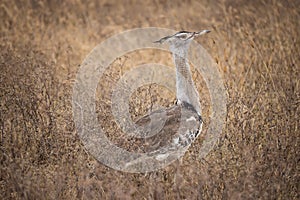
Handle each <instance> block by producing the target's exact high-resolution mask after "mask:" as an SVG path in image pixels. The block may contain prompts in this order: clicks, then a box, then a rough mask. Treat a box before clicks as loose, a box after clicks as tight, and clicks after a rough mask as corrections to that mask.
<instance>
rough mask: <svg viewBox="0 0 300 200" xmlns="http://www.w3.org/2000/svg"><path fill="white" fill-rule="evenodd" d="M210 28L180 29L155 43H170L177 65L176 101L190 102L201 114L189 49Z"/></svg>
mask: <svg viewBox="0 0 300 200" xmlns="http://www.w3.org/2000/svg"><path fill="white" fill-rule="evenodd" d="M209 32H210V31H209V30H202V31H199V32H189V31H179V32H177V33H175V34H174V35H169V36H166V37H163V38H161V39H160V40H158V41H155V43H160V44H162V43H164V42H166V43H168V44H169V45H170V51H171V52H172V54H173V60H174V63H175V66H176V99H177V101H176V103H177V104H183V103H186V104H190V105H191V106H192V107H193V108H194V109H195V110H196V111H197V113H198V115H199V116H201V109H200V103H199V94H198V92H197V90H196V87H195V85H194V82H193V79H192V74H191V70H190V66H189V63H188V49H189V46H190V44H191V42H192V40H193V39H194V38H195V37H198V36H201V35H204V34H207V33H209Z"/></svg>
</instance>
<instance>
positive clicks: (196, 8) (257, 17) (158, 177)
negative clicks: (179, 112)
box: [0, 0, 300, 199]
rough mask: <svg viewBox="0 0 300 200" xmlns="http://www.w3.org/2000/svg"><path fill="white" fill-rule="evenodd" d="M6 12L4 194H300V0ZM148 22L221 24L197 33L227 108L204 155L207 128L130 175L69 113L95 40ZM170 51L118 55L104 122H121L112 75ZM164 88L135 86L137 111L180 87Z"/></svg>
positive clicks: (1, 60) (1, 12) (21, 6)
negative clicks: (86, 137) (98, 153)
mask: <svg viewBox="0 0 300 200" xmlns="http://www.w3.org/2000/svg"><path fill="white" fill-rule="evenodd" d="M0 18H1V25H0V36H1V37H0V52H1V53H0V74H1V76H0V83H1V84H0V96H1V98H0V144H1V146H0V165H1V166H0V198H1V199H299V182H300V180H299V179H300V177H299V160H300V155H299V152H300V151H299V114H300V111H299V107H300V106H299V104H300V100H299V99H300V90H299V87H300V79H299V77H300V75H299V72H300V56H299V55H300V40H299V35H300V2H299V1H292V0H288V1H272V0H263V1H256V0H254V1H246V0H237V1H233V0H228V1H216V0H213V1H208V0H203V1H191V0H187V1H185V0H181V1H160V0H155V1H134V0H133V1H114V0H110V1H87V2H86V1H80V0H76V1H63V2H61V1H56V0H54V1H38V0H32V1H23V2H20V1H8V0H2V1H1V2H0ZM143 27H162V28H170V29H174V30H178V31H180V30H188V31H198V30H202V29H209V30H211V31H212V32H211V33H210V34H209V35H207V36H206V37H205V38H199V39H197V41H198V42H199V43H201V44H202V45H203V46H204V47H205V49H206V50H207V51H208V52H209V54H210V55H212V57H213V58H214V59H215V61H216V63H217V64H218V70H219V72H220V73H221V74H222V76H223V79H224V83H225V87H226V91H227V97H228V100H227V110H228V113H227V116H226V124H225V127H224V130H223V132H222V134H221V137H220V139H219V141H218V143H217V145H216V146H215V148H214V150H213V151H211V152H210V153H209V154H208V156H207V157H205V158H204V159H199V156H198V154H199V149H200V147H201V138H200V139H199V140H197V141H196V142H195V143H194V144H193V145H192V147H191V148H190V149H189V151H188V152H187V153H186V154H185V156H184V157H183V158H182V159H181V160H180V161H178V162H175V163H173V164H171V165H169V166H168V167H166V168H165V169H161V170H159V171H156V172H149V173H146V174H130V173H125V172H120V171H115V170H113V169H110V168H108V167H106V166H104V165H102V164H101V163H99V162H98V161H97V160H96V159H95V158H93V157H92V156H91V155H90V154H89V152H88V151H87V150H86V149H85V148H84V146H83V144H82V143H81V141H80V139H79V137H78V135H77V133H76V129H75V125H74V122H73V120H72V119H73V116H72V87H73V84H74V81H75V78H76V73H77V70H78V69H79V66H80V64H81V62H82V61H83V59H84V58H85V57H86V55H87V54H88V53H89V52H90V51H91V50H92V49H93V48H94V47H95V46H96V45H98V44H99V43H100V42H102V41H104V40H105V39H107V38H109V37H110V36H113V35H114V34H117V33H120V32H122V31H125V30H128V29H133V28H143ZM155 39H157V38H155ZM155 39H154V40H155ZM171 58H172V57H171V55H170V54H168V53H166V52H157V51H153V50H149V51H147V52H146V51H145V52H143V51H140V52H137V53H136V54H134V53H132V54H129V55H126V56H124V57H121V58H118V59H116V61H115V62H114V63H113V64H112V66H111V68H110V70H109V71H108V72H107V74H106V76H105V78H106V80H107V81H102V82H101V83H99V87H98V88H99V91H100V92H98V94H97V101H98V103H97V112H98V119H99V122H100V121H101V123H102V126H103V127H106V128H107V129H108V130H109V128H110V126H113V125H112V124H113V122H112V121H111V120H112V119H111V117H110V118H109V117H108V116H110V114H111V111H110V102H109V101H108V100H107V99H105V95H107V96H109V94H110V91H109V90H108V89H107V90H106V89H103V88H106V87H105V84H106V83H107V84H108V83H110V81H111V84H114V83H115V82H116V81H117V80H118V79H119V78H120V76H121V75H122V74H123V73H124V71H126V69H129V68H130V66H132V65H133V63H135V64H136V63H143V62H149V61H155V62H160V63H163V64H168V65H170V66H173V64H172V60H171ZM141 59H143V60H141ZM173 67H174V66H173ZM122 70H123V71H122ZM198 76H199V81H196V86H197V89H198V90H199V92H200V95H202V97H203V99H201V101H203V102H201V103H202V105H204V106H205V109H206V110H204V111H205V112H204V119H207V120H209V119H208V116H209V106H210V105H209V103H210V100H209V96H207V95H205V94H206V92H205V90H206V89H205V88H206V86H205V82H203V84H202V83H201V80H202V79H201V77H200V75H198V74H197V73H196V72H194V71H193V77H194V78H197V77H198ZM194 80H195V79H194ZM196 80H198V79H196ZM101 84H104V85H101ZM149 88H150V89H151V92H150V93H147V91H148V90H149ZM163 91H164V90H163V88H160V87H159V86H156V85H154V86H148V87H145V88H141V89H140V90H139V91H137V92H136V93H137V94H135V95H136V96H139V97H143V98H142V99H141V98H135V95H133V97H132V101H131V111H132V117H133V118H135V117H137V116H142V115H143V114H145V113H147V111H148V110H149V107H151V105H152V104H153V102H157V103H159V104H161V105H164V106H169V105H172V104H173V103H174V100H175V96H174V94H171V93H170V94H169V93H168V94H167V95H161V94H163ZM165 92H166V91H165ZM166 93H167V92H166ZM168 95H169V96H168ZM166 97H170V98H166ZM143 100H145V101H143ZM206 123H208V121H207V122H206ZM204 127H205V124H204ZM112 129H113V128H112ZM205 131H206V130H205V129H204V130H203V134H204V135H205ZM108 135H110V134H109V133H108ZM115 142H116V143H118V142H119V143H120V142H122V141H115ZM297 183H298V184H297Z"/></svg>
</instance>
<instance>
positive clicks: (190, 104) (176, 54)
mask: <svg viewBox="0 0 300 200" xmlns="http://www.w3.org/2000/svg"><path fill="white" fill-rule="evenodd" d="M209 32H210V31H209V30H203V31H199V32H188V31H179V32H177V33H175V34H174V35H169V36H166V37H163V38H161V39H160V40H158V41H155V43H159V44H162V43H168V44H169V45H170V51H171V52H172V54H173V61H174V64H175V66H176V99H177V104H175V105H173V106H172V107H169V108H167V109H166V110H165V112H166V116H167V121H166V123H165V127H164V128H163V129H162V130H161V131H160V133H158V134H157V135H155V136H152V137H150V138H147V139H146V140H145V143H144V144H147V145H145V146H144V147H145V148H144V149H143V151H144V152H147V155H148V156H149V157H154V158H155V159H157V160H161V159H162V160H163V159H165V158H166V157H169V156H171V155H178V153H179V154H180V153H183V152H185V151H186V149H187V148H188V147H189V146H190V145H191V143H192V142H193V141H195V139H196V138H197V137H198V136H199V134H200V133H201V130H202V124H203V120H202V117H201V110H200V102H199V94H198V92H197V90H196V87H195V85H194V82H193V79H192V75H191V70H190V66H189V64H188V49H189V46H190V44H191V42H192V40H193V39H194V38H195V37H197V36H200V35H204V34H207V33H209ZM160 113H163V110H157V111H155V112H152V113H150V114H148V115H146V116H144V117H142V118H140V119H139V120H137V121H136V124H138V125H141V126H143V125H145V124H148V123H149V121H150V120H151V116H152V115H154V114H155V117H156V118H158V121H159V120H160V119H163V117H164V115H160ZM179 124H180V125H179ZM179 126H180V127H179ZM178 150H179V151H178Z"/></svg>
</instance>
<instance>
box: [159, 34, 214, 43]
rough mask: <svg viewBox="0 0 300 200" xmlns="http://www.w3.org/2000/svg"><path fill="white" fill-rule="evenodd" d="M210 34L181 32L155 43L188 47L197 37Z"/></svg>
mask: <svg viewBox="0 0 300 200" xmlns="http://www.w3.org/2000/svg"><path fill="white" fill-rule="evenodd" d="M209 32H210V31H209V30H203V31H199V32H188V31H180V32H178V33H175V34H174V35H169V36H166V37H163V38H161V39H160V40H158V41H155V43H160V44H162V43H164V42H167V43H169V44H171V45H175V46H181V45H186V44H189V43H190V42H191V41H192V40H193V39H194V38H195V37H197V36H200V35H204V34H206V33H209Z"/></svg>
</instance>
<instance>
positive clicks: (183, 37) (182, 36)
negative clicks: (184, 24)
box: [178, 35, 186, 40]
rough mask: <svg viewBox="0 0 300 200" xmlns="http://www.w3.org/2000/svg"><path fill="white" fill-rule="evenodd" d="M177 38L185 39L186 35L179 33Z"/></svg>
mask: <svg viewBox="0 0 300 200" xmlns="http://www.w3.org/2000/svg"><path fill="white" fill-rule="evenodd" d="M178 38H179V39H182V40H185V39H186V35H179V36H178Z"/></svg>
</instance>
